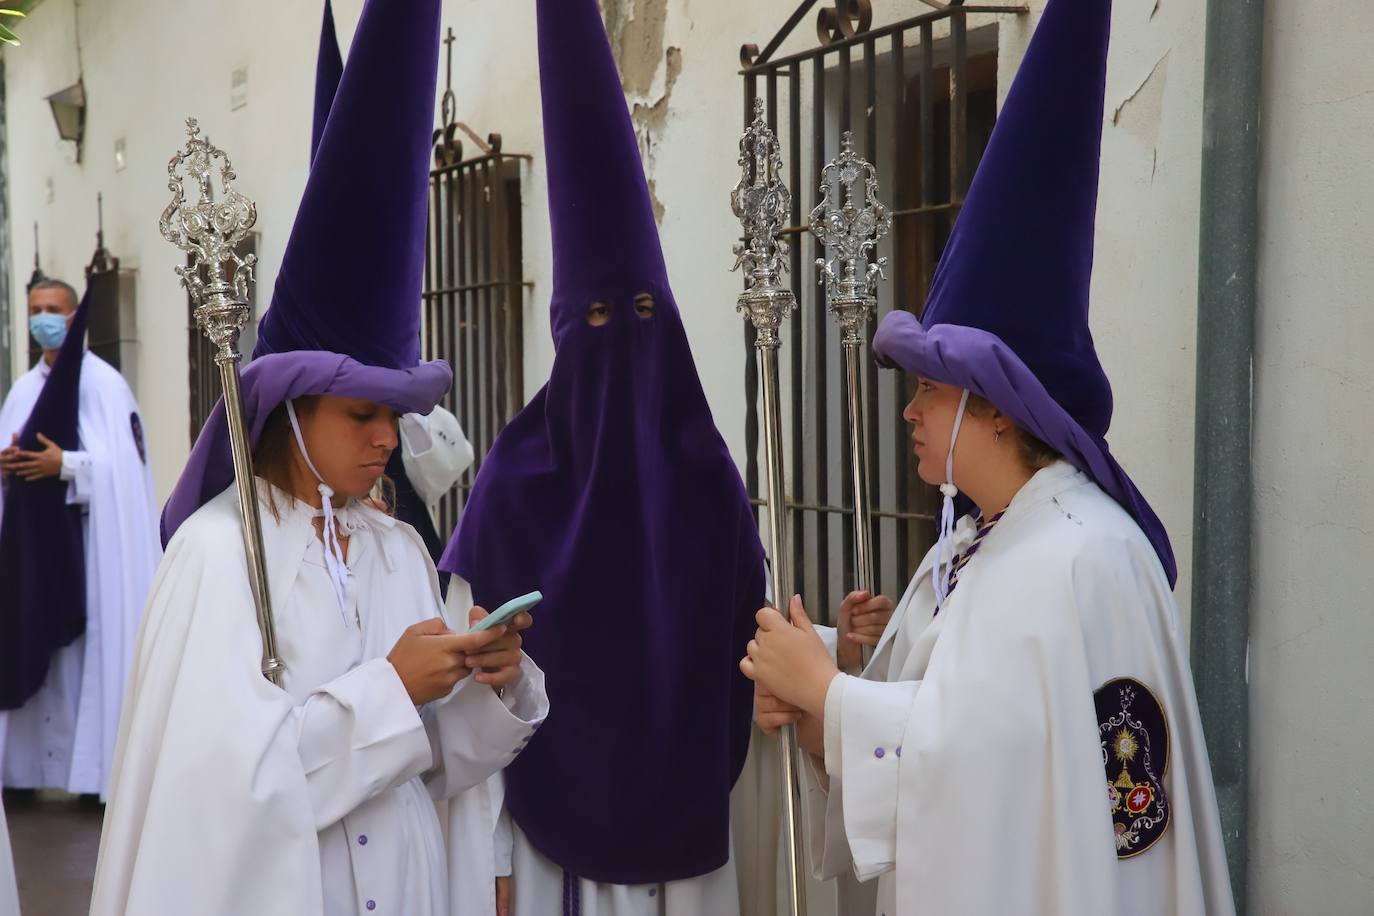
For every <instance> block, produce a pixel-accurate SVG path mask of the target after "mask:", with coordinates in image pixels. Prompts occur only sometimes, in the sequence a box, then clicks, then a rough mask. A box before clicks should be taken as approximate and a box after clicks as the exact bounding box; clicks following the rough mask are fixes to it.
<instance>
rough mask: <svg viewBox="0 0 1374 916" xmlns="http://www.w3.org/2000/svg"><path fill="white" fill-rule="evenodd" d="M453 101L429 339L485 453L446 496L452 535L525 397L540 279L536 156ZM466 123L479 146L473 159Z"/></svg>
mask: <svg viewBox="0 0 1374 916" xmlns="http://www.w3.org/2000/svg"><path fill="white" fill-rule="evenodd" d="M448 105H449V103H448V100H447V98H446V99H445V115H446V117H445V122H446V126H445V127H444V128H443V129H442V130H440V131H438V132H436V136H435V148H434V161H435V168H434V170H433V171H432V172H431V173H430V200H429V240H428V249H427V250H428V255H427V259H426V263H425V293H424V326H423V346H424V354H425V358H426V359H446V360H448V361H449V364H450V365H451V366H453V382H454V384H453V390H452V391H450V392H449V394H448V395H447V396H446V397H445V398H444V402H443V405H444V406H445V407H446V408H448V409H449V410H451V411H453V413H454V414H455V415H456V416H457V417H458V422H459V423H460V424H462V427H463V432H464V433H466V435H467V437H468V440H469V441H470V442H471V443H472V447H473V451H474V452H475V454H476V456H477V461H476V464H474V465H473V467H472V468H471V469H470V470H469V471H468V472H467V473H465V474H464V475H463V477H462V479H460V480H459V482H458V486H457V487H456V488H455V489H454V490H453V491H451V492H450V493H449V494H448V495H447V496H445V497H444V499H443V501H442V502H441V503H440V506H439V517H438V519H437V522H438V528H439V534H440V536H441V537H443V538H447V537H448V535H449V533H450V532H451V531H452V530H453V527H454V526H455V525H456V524H457V521H458V513H459V512H460V511H461V510H462V507H463V504H464V503H465V502H466V500H467V494H468V491H469V490H470V489H471V487H472V481H473V480H474V479H475V478H476V475H477V471H478V469H479V468H480V467H481V464H482V458H483V456H485V455H486V453H487V451H488V449H490V448H491V444H492V442H493V440H495V438H496V434H497V433H498V432H500V431H501V428H502V427H503V426H505V425H506V423H507V422H508V421H509V420H510V419H511V417H513V416H514V415H515V413H516V412H517V411H518V410H520V408H521V407H523V406H524V403H525V394H524V342H523V340H524V338H523V330H522V328H523V325H522V320H521V316H522V312H523V306H524V292H525V288H526V287H527V286H529V285H530V284H528V283H526V282H525V280H524V265H523V257H522V251H521V241H520V233H521V227H520V173H521V164H522V161H523V160H527V159H528V158H529V157H528V156H521V155H513V154H510V153H504V152H502V150H501V136H500V134H492V135H490V136H489V137H488V138H487V139H486V141H482V140H481V139H480V138H478V137H477V136H476V135H475V134H474V133H473V132H472V131H471V130H470V129H468V127H467V126H466V125H464V124H461V123H458V122H455V121H453V120H452V117H451V112H450V110H449V108H448ZM460 131H461V132H463V133H464V134H466V135H467V136H468V138H469V139H470V140H472V141H473V142H474V144H476V146H477V147H478V149H479V155H477V156H475V157H473V158H471V159H464V158H463V144H462V142H461V141H460V140H459V139H458V136H457V135H458V133H459V132H460Z"/></svg>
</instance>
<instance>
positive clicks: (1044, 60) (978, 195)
mask: <svg viewBox="0 0 1374 916" xmlns="http://www.w3.org/2000/svg"><path fill="white" fill-rule="evenodd" d="M1110 31H1111V3H1110V0H1050V3H1048V4H1047V5H1046V7H1045V12H1044V14H1043V15H1042V16H1041V17H1040V22H1039V24H1038V25H1037V27H1036V30H1035V35H1034V36H1033V37H1032V39H1031V43H1030V47H1029V48H1028V49H1027V51H1026V56H1025V59H1024V60H1023V61H1022V62H1021V67H1020V69H1019V70H1018V71H1017V73H1016V78H1015V80H1014V81H1013V82H1012V86H1011V89H1010V90H1009V91H1008V93H1007V100H1006V103H1005V104H1004V105H1003V106H1002V111H1001V113H1000V114H999V115H998V118H997V124H996V126H995V127H994V128H993V132H992V136H991V138H990V139H989V141H988V146H987V150H986V151H985V152H984V154H983V159H982V162H981V163H980V164H979V166H978V172H977V174H975V175H974V178H973V183H972V185H971V186H970V188H969V192H968V196H967V198H966V200H965V201H964V205H963V207H962V209H961V210H960V213H959V218H958V220H957V221H956V222H955V224H954V231H953V232H952V233H951V234H950V238H949V243H948V244H947V245H946V246H945V252H944V254H943V255H942V256H941V258H940V264H939V267H938V268H937V270H936V272H935V280H934V282H933V283H932V284H931V290H930V297H929V299H928V300H927V302H926V307H925V311H924V312H923V313H922V315H921V318H920V320H919V321H918V320H917V319H916V317H915V316H914V315H912V314H910V313H909V312H901V311H896V312H893V313H891V314H889V315H888V316H887V317H885V318H884V319H883V321H882V322H881V324H880V325H879V327H878V332H877V334H876V335H874V338H873V353H874V355H875V356H876V357H877V359H878V361H879V363H880V364H882V365H885V366H900V367H901V368H903V369H905V370H906V371H908V372H911V373H915V374H917V375H923V376H926V377H929V378H933V379H936V380H937V381H941V382H945V383H946V384H951V385H958V386H960V387H963V388H967V389H969V390H970V391H972V392H974V393H976V394H979V395H982V396H983V397H985V398H987V399H988V400H989V401H991V402H992V403H993V404H995V405H996V406H997V407H998V409H1000V410H1001V411H1002V412H1003V413H1005V414H1007V415H1008V416H1009V417H1011V418H1012V420H1014V421H1015V422H1016V424H1017V425H1018V426H1020V427H1021V428H1022V429H1025V430H1027V431H1029V432H1030V433H1032V434H1034V435H1035V436H1037V437H1038V438H1040V439H1041V440H1043V441H1044V442H1046V443H1048V444H1049V445H1051V446H1053V447H1054V448H1055V449H1056V450H1058V451H1059V452H1060V453H1062V454H1063V455H1064V457H1065V458H1067V459H1068V461H1069V462H1070V463H1072V464H1073V465H1074V466H1076V467H1077V468H1078V469H1079V470H1081V471H1083V472H1084V473H1086V474H1088V475H1089V476H1091V477H1092V478H1093V479H1094V480H1095V481H1097V483H1098V485H1099V486H1101V487H1102V489H1103V490H1104V491H1106V492H1107V493H1108V494H1109V495H1110V496H1111V497H1112V498H1113V499H1115V500H1116V501H1117V502H1119V503H1120V504H1121V505H1122V507H1123V508H1125V509H1126V511H1127V512H1129V513H1130V514H1131V516H1132V517H1133V518H1134V519H1135V520H1136V523H1137V524H1139V525H1140V527H1141V529H1142V530H1143V531H1144V532H1145V535H1146V537H1148V538H1149V539H1150V543H1151V544H1152V545H1153V546H1154V548H1155V552H1156V553H1157V554H1158V555H1159V561H1160V564H1161V565H1162V566H1163V567H1164V571H1165V573H1166V574H1167V575H1168V577H1169V583H1170V584H1171V585H1172V584H1174V583H1175V582H1176V581H1177V579H1178V567H1177V564H1176V563H1175V561H1174V554H1173V548H1172V547H1171V546H1170V544H1169V535H1168V533H1167V532H1166V531H1165V530H1164V525H1163V524H1162V523H1161V522H1160V520H1159V517H1158V516H1156V515H1155V513H1154V510H1153V509H1151V508H1150V506H1149V504H1148V503H1147V502H1146V501H1145V498H1144V497H1143V496H1142V495H1141V494H1140V491H1139V490H1137V489H1136V486H1135V484H1134V483H1132V482H1131V479H1130V478H1129V477H1128V476H1127V475H1126V472H1125V471H1124V470H1122V468H1121V466H1120V465H1119V464H1117V462H1116V459H1114V458H1113V457H1112V455H1111V452H1110V451H1109V450H1108V448H1107V443H1106V440H1105V438H1104V437H1105V436H1106V434H1107V429H1108V427H1109V426H1110V425H1111V418H1112V389H1111V385H1110V384H1109V383H1108V381H1107V375H1106V373H1105V372H1104V371H1103V370H1102V365H1101V363H1100V362H1099V361H1098V358H1097V351H1096V349H1095V348H1094V346H1093V338H1092V332H1091V331H1090V330H1089V327H1088V289H1089V285H1090V282H1091V279H1092V263H1093V234H1094V231H1095V216H1096V211H1097V183H1098V170H1099V165H1100V159H1101V147H1102V115H1103V100H1104V96H1105V91H1106V82H1107V44H1108V38H1109V35H1110Z"/></svg>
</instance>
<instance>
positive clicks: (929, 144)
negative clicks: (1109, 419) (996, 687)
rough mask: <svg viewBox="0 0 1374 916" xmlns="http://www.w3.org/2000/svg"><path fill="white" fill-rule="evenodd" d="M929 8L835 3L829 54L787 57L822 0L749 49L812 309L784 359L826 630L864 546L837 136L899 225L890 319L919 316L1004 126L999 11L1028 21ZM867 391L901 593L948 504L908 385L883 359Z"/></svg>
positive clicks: (798, 553)
mask: <svg viewBox="0 0 1374 916" xmlns="http://www.w3.org/2000/svg"><path fill="white" fill-rule="evenodd" d="M908 2H916V0H908ZM919 2H920V4H921V5H922V7H923V8H928V9H926V11H925V12H922V13H921V14H920V15H916V16H913V17H911V18H907V19H903V20H901V21H899V22H896V23H893V24H891V25H886V26H882V27H879V28H873V27H872V21H873V10H872V6H871V3H870V0H835V2H834V5H833V6H829V7H825V8H821V9H819V10H818V11H817V13H816V25H817V33H818V35H819V37H820V45H819V46H818V47H816V48H814V49H812V50H808V51H805V52H802V53H798V54H791V55H788V56H784V57H779V58H777V59H774V57H773V55H774V53H775V52H776V51H777V50H778V49H779V48H780V47H781V46H782V44H783V43H784V41H786V39H787V38H788V36H789V35H790V34H791V33H792V32H793V30H795V29H796V27H797V26H798V25H799V24H800V23H801V22H802V21H803V20H804V19H806V18H807V16H808V14H809V13H811V11H812V10H813V9H815V8H817V7H820V6H821V0H804V2H802V3H801V5H800V6H798V7H797V9H796V11H795V12H794V13H793V14H792V15H791V16H790V17H789V18H788V20H787V22H786V24H784V26H783V27H782V29H781V31H779V32H778V34H777V35H776V36H775V37H774V38H773V40H772V41H771V42H769V44H768V45H767V46H766V47H765V48H764V49H763V50H762V51H760V50H759V49H758V47H757V46H756V45H745V46H744V48H742V49H741V52H740V60H741V63H742V65H743V70H742V71H741V73H742V75H743V77H744V123H745V124H746V125H747V124H748V123H750V122H751V121H752V120H753V117H754V112H753V105H754V99H755V98H756V97H762V98H763V99H764V101H765V105H766V117H767V120H768V124H769V126H770V127H771V128H772V129H773V130H774V131H775V132H777V134H778V137H779V139H780V142H781V143H782V145H783V159H784V161H785V163H786V165H787V168H788V170H789V173H788V175H787V176H786V180H787V184H788V186H789V187H790V188H791V189H792V193H793V196H792V214H791V219H790V223H791V225H790V226H789V227H788V228H787V229H786V230H785V231H784V235H785V236H786V237H788V239H789V241H790V242H791V243H792V244H791V252H790V256H791V263H790V265H789V266H790V271H791V283H792V286H793V288H794V289H795V291H796V293H797V300H798V306H799V307H798V309H797V310H796V311H795V312H794V313H793V315H792V318H791V319H790V323H789V324H788V325H787V326H786V327H785V328H784V338H783V349H782V360H783V363H782V373H783V378H782V382H783V390H784V392H787V394H786V395H785V397H790V404H789V403H787V402H785V417H784V424H783V425H784V434H785V436H786V437H787V442H786V451H787V461H788V464H789V468H788V471H789V480H790V481H791V484H792V494H791V496H792V501H791V519H790V520H791V535H792V550H793V563H794V566H793V568H794V569H795V570H796V576H797V579H796V587H797V589H798V590H799V591H800V592H802V593H803V594H804V595H806V596H807V597H808V598H809V601H808V604H809V605H811V606H813V613H814V614H817V615H819V616H821V617H822V618H824V619H826V620H827V622H832V621H830V620H829V617H830V615H831V613H832V611H833V610H834V609H835V608H837V607H838V606H839V601H840V599H841V598H842V597H843V594H844V592H845V590H846V589H847V588H848V587H849V585H850V584H851V583H852V582H853V581H854V569H853V562H854V543H853V542H854V535H853V522H852V520H851V519H850V516H851V515H852V514H853V504H852V498H851V493H850V488H849V479H850V465H849V462H850V454H849V450H848V448H847V447H846V435H847V433H846V420H845V412H844V411H845V406H844V390H843V386H844V380H843V369H842V362H841V355H840V345H839V329H838V325H837V324H836V322H835V320H834V319H833V318H832V317H831V316H830V315H829V314H827V311H826V308H825V298H824V294H823V292H822V287H821V286H820V285H819V280H820V276H821V275H820V272H819V270H818V269H817V268H816V267H815V266H814V264H815V261H816V259H817V258H820V257H823V256H824V249H823V247H822V246H821V245H820V244H819V243H818V242H816V240H815V239H814V238H813V237H812V236H811V235H810V233H809V232H807V231H806V222H807V215H808V214H809V213H810V210H811V208H812V207H813V206H814V205H815V204H816V203H817V200H818V192H817V189H818V187H819V185H820V173H821V169H822V168H823V167H824V165H825V163H826V162H827V161H828V160H829V159H831V158H833V157H834V156H835V155H836V154H837V153H838V151H839V138H840V134H841V133H842V132H843V131H846V130H852V131H853V132H854V138H855V144H854V145H855V149H856V151H857V152H859V153H860V154H861V155H862V156H864V158H866V159H868V160H869V161H870V162H872V163H873V164H874V165H875V166H876V167H877V169H878V175H879V178H880V180H881V181H882V190H881V196H882V198H883V201H884V203H886V204H887V205H888V206H889V207H890V208H891V210H892V215H893V231H892V233H891V234H890V235H889V237H888V238H887V239H886V240H884V242H883V243H882V245H881V246H880V250H879V252H878V253H879V254H881V255H885V256H887V257H888V258H889V264H890V267H889V272H888V276H889V279H888V282H886V283H883V284H881V288H880V291H879V295H878V316H879V317H881V316H882V315H884V314H886V313H887V312H889V311H891V310H892V309H894V308H904V309H908V310H910V311H913V312H916V313H917V314H919V313H920V311H921V308H922V306H923V304H924V302H925V296H926V292H927V291H928V290H929V288H930V281H931V278H932V276H933V274H934V268H935V263H936V261H937V260H938V258H939V256H940V253H941V252H942V251H943V249H944V244H945V241H946V240H947V239H948V237H949V231H950V228H951V226H952V225H953V221H954V217H955V216H956V214H957V213H958V211H959V207H960V205H961V204H962V202H963V198H964V194H965V192H966V191H967V189H968V184H969V179H970V176H971V175H972V173H973V169H974V168H975V167H976V164H977V162H978V159H979V158H980V157H981V155H982V151H983V148H984V147H985V146H986V145H987V139H988V136H989V134H990V133H991V130H992V124H993V120H994V119H995V117H996V104H997V44H998V37H997V21H998V20H997V14H1002V15H1005V14H1024V13H1026V12H1027V8H1026V7H1025V6H1023V5H998V6H989V5H972V4H965V3H963V2H962V0H950V2H948V3H937V2H934V0H919ZM971 20H972V21H971ZM804 254H805V255H807V257H806V258H804V257H803V255H804ZM754 334H755V332H754V329H753V327H752V325H750V324H749V323H748V322H745V338H746V344H747V348H746V349H747V353H748V365H747V369H746V376H745V379H746V381H745V384H746V388H747V400H748V403H749V411H748V414H747V417H746V428H745V441H746V445H747V449H748V464H747V470H746V478H747V484H748V487H749V492H750V494H751V496H753V497H754V498H755V500H756V503H758V504H762V500H761V499H759V497H760V496H761V493H760V487H759V462H758V454H759V416H758V375H757V373H758V369H757V365H756V358H755V351H754V346H753V344H754ZM865 384H866V389H865V391H866V395H865V396H866V401H867V414H868V437H869V441H868V459H869V462H870V467H869V479H870V481H871V484H870V486H871V491H872V498H873V510H874V511H873V529H872V533H871V538H872V545H873V546H872V551H873V563H874V567H875V568H874V571H873V572H874V582H875V587H876V588H877V589H879V590H881V591H882V592H883V593H884V594H888V595H893V596H895V595H897V594H900V593H901V591H902V590H903V589H904V587H905V585H906V582H907V580H908V579H909V578H910V576H911V575H912V573H913V572H914V570H915V566H916V564H917V563H918V562H919V561H920V558H921V556H922V555H923V554H924V553H925V551H926V550H927V549H929V546H930V544H931V543H932V542H933V538H934V526H933V520H934V509H935V507H936V505H937V500H938V494H937V493H936V492H935V491H934V490H933V489H932V488H930V487H926V486H925V485H924V484H922V483H921V482H920V480H919V479H918V478H917V477H916V474H915V462H914V460H913V459H912V456H911V449H910V438H909V431H908V427H907V425H906V423H905V421H903V420H902V418H901V410H902V406H903V405H904V404H905V403H906V401H907V400H908V398H909V397H910V392H911V384H910V380H909V379H906V378H905V377H904V376H903V375H902V374H900V373H896V372H882V373H879V372H878V371H877V368H876V366H875V365H874V364H873V363H872V361H871V360H870V361H869V366H868V372H867V378H866V383H865ZM836 458H838V460H835V459H836Z"/></svg>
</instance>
